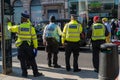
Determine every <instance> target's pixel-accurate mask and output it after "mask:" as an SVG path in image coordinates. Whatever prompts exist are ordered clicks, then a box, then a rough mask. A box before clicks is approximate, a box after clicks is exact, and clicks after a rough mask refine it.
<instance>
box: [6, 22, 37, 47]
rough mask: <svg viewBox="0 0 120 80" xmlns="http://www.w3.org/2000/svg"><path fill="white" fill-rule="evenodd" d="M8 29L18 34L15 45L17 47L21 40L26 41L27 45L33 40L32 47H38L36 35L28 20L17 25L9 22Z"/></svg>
mask: <svg viewBox="0 0 120 80" xmlns="http://www.w3.org/2000/svg"><path fill="white" fill-rule="evenodd" d="M8 30H9V31H11V32H15V33H17V35H18V38H17V41H16V46H17V47H19V46H20V45H21V44H22V42H23V41H27V42H28V44H29V45H31V41H32V42H33V46H34V48H37V47H38V40H37V36H36V32H35V29H34V27H32V26H31V24H30V23H29V22H28V23H27V22H26V23H21V24H20V25H19V26H18V25H13V26H12V25H11V22H9V23H8Z"/></svg>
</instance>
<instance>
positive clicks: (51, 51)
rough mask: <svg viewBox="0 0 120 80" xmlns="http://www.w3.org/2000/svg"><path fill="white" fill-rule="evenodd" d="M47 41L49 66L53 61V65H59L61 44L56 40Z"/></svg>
mask: <svg viewBox="0 0 120 80" xmlns="http://www.w3.org/2000/svg"><path fill="white" fill-rule="evenodd" d="M46 41H47V46H46V52H47V53H48V57H47V59H48V65H51V64H52V61H53V65H57V61H58V51H59V43H58V42H57V40H56V39H55V38H46ZM52 58H53V60H52Z"/></svg>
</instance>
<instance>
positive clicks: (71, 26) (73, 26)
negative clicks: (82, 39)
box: [69, 25, 77, 29]
mask: <svg viewBox="0 0 120 80" xmlns="http://www.w3.org/2000/svg"><path fill="white" fill-rule="evenodd" d="M69 28H74V29H76V28H77V25H70V26H69Z"/></svg>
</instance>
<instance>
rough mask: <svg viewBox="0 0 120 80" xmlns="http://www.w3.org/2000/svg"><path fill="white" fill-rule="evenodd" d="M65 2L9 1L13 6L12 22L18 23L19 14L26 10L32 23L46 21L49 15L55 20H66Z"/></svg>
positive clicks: (53, 0)
mask: <svg viewBox="0 0 120 80" xmlns="http://www.w3.org/2000/svg"><path fill="white" fill-rule="evenodd" d="M67 3H68V2H67V0H11V4H12V5H13V6H14V10H15V11H14V12H15V14H14V15H13V21H14V22H15V23H16V24H19V23H20V15H21V12H23V11H25V10H27V11H28V12H29V13H30V18H31V21H32V22H35V23H37V22H40V21H42V20H47V19H48V18H49V16H50V15H54V16H55V17H56V18H57V19H63V18H68V15H67V13H68V12H67V11H68V7H67Z"/></svg>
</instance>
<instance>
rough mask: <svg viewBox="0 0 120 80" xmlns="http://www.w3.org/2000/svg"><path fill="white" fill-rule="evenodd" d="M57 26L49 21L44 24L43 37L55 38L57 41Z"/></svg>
mask: <svg viewBox="0 0 120 80" xmlns="http://www.w3.org/2000/svg"><path fill="white" fill-rule="evenodd" d="M57 26H58V25H56V24H54V23H50V24H49V25H47V26H46V31H45V37H47V38H48V37H52V38H55V39H56V40H57V41H58V42H59V40H60V39H59V38H60V37H59V34H58V30H57Z"/></svg>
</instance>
